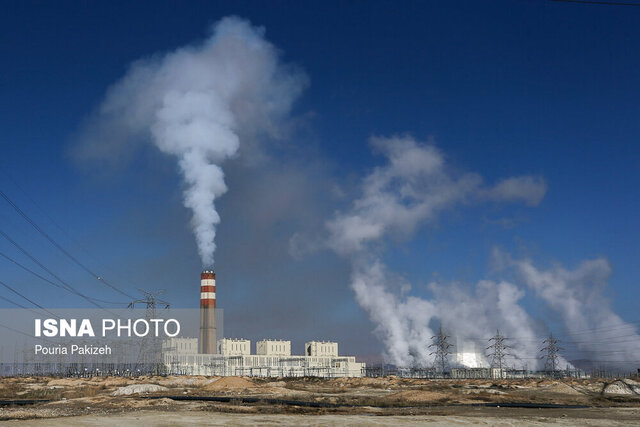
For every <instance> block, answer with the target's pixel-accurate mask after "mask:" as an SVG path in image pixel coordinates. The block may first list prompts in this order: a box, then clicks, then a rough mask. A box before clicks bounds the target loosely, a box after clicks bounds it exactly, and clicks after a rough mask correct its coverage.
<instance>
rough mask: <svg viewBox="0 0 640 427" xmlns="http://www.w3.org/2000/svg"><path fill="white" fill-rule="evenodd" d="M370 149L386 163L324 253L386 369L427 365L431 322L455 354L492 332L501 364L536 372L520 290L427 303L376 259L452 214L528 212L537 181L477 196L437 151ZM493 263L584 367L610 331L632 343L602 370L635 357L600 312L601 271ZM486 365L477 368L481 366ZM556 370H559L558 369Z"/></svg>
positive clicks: (397, 140) (409, 142)
mask: <svg viewBox="0 0 640 427" xmlns="http://www.w3.org/2000/svg"><path fill="white" fill-rule="evenodd" d="M371 143H372V145H373V147H374V148H375V149H376V150H377V151H379V152H380V153H382V154H383V155H384V156H385V157H386V160H387V162H386V164H384V165H383V166H379V167H377V168H375V169H374V170H373V171H372V172H371V173H370V174H369V175H367V176H366V177H365V178H364V179H363V181H362V195H361V196H360V197H359V198H358V199H356V200H355V201H354V203H353V205H352V206H351V207H350V209H348V210H347V211H346V212H342V213H338V214H336V215H335V217H334V218H333V219H332V220H330V221H329V222H328V223H327V229H328V231H329V240H328V245H329V246H330V247H331V248H332V249H333V250H334V251H335V252H337V253H338V254H341V255H342V256H344V257H346V258H347V259H349V260H350V261H351V264H352V277H351V287H352V289H353V290H354V293H355V296H356V299H357V301H358V303H359V304H360V306H362V307H363V308H364V309H365V310H366V312H367V313H368V314H369V317H370V318H371V320H372V321H373V322H374V323H375V324H376V325H377V326H376V330H375V332H376V333H377V334H378V335H379V336H380V338H381V339H382V341H383V342H384V344H385V347H386V356H387V358H388V360H389V361H390V362H392V363H395V364H397V365H401V366H411V365H414V366H424V365H430V364H431V361H432V357H430V356H429V353H430V351H432V350H430V349H429V348H428V345H429V343H430V342H431V336H432V335H434V332H433V330H432V329H431V326H432V325H433V321H434V320H439V321H440V322H441V323H442V324H443V325H445V327H446V328H447V330H448V331H449V332H451V333H453V335H455V336H456V337H457V338H458V341H459V343H460V344H463V345H464V344H465V343H466V344H468V343H477V344H478V346H482V348H484V347H485V346H486V342H487V339H488V338H489V337H491V336H492V335H493V334H494V333H495V331H496V329H498V328H501V332H502V333H503V334H504V335H506V336H511V337H517V341H515V342H514V343H513V344H514V348H513V349H512V350H511V351H510V353H511V354H512V358H511V362H510V363H511V364H516V363H517V364H518V365H520V366H525V365H526V366H528V367H529V368H541V367H542V366H541V362H540V361H538V360H536V357H537V356H538V355H539V347H540V343H541V339H542V337H544V336H545V335H546V334H547V331H546V328H545V326H544V325H540V324H539V323H537V322H535V321H534V320H533V319H532V318H531V316H530V315H529V314H528V313H527V312H526V310H525V309H524V308H523V307H522V306H521V305H520V300H521V299H522V298H523V297H524V296H525V290H524V288H523V287H521V286H519V285H518V284H514V283H511V282H509V281H504V280H502V281H498V282H495V281H490V280H482V281H480V282H478V283H477V284H475V285H473V286H464V285H463V284H459V283H450V284H438V283H432V284H430V285H429V288H430V291H431V293H432V295H433V296H432V297H431V298H430V299H423V298H418V297H414V296H410V295H409V296H407V292H408V291H409V290H410V288H411V286H410V284H409V283H407V282H406V281H405V280H404V279H402V278H400V277H398V276H397V275H394V274H393V273H392V272H390V271H388V268H387V267H386V266H385V265H384V263H383V261H382V255H381V254H382V251H383V249H384V243H385V241H386V240H387V239H388V238H389V237H390V236H392V235H393V236H398V235H404V236H406V237H407V238H409V237H411V235H412V233H413V232H414V231H415V230H416V228H417V227H419V226H421V225H423V224H429V223H432V222H433V221H435V220H436V219H437V217H438V215H439V214H441V213H442V212H444V211H445V210H447V209H452V208H454V207H455V206H457V205H463V204H470V203H479V202H486V201H502V202H511V201H521V202H524V203H525V204H527V205H530V206H535V205H537V204H538V203H539V202H540V201H541V199H542V198H543V197H544V194H545V192H546V183H545V182H544V180H543V179H542V178H540V177H534V176H518V177H510V178H506V179H503V180H501V181H499V182H498V183H497V184H496V185H495V186H485V185H484V184H483V183H482V178H481V177H480V176H479V175H477V174H473V173H466V174H455V173H454V172H453V171H452V170H451V168H450V167H448V166H447V164H446V161H445V158H444V156H443V154H442V153H441V152H440V151H439V150H438V149H437V148H435V147H433V146H431V145H427V144H421V143H419V142H418V141H416V140H415V139H413V138H411V137H408V136H404V137H391V138H384V137H375V138H372V141H371ZM496 258H499V259H500V260H501V264H502V266H503V270H515V271H516V272H518V273H519V274H518V276H519V278H520V280H519V283H523V284H524V285H526V287H527V288H529V289H531V290H533V291H534V293H535V294H536V295H537V296H539V297H540V298H542V299H543V301H545V302H546V303H547V304H548V305H549V306H550V307H551V308H552V309H554V310H556V311H557V312H558V313H560V314H561V316H562V318H563V320H564V325H565V328H566V329H567V331H569V334H570V336H571V337H572V338H574V340H575V341H576V342H581V341H582V342H583V343H582V344H577V345H578V346H579V347H578V349H579V350H584V351H586V353H587V354H590V353H589V352H590V351H591V356H593V357H594V359H595V358H596V356H598V355H599V356H600V357H597V359H600V360H601V359H602V354H601V353H598V352H599V351H602V349H601V348H599V347H598V348H596V347H597V346H598V345H602V344H601V343H602V342H603V340H605V341H604V342H615V341H611V336H612V335H611V333H612V332H611V331H612V329H613V330H614V334H615V330H616V328H619V330H621V331H626V332H627V333H629V332H632V335H631V336H630V337H631V339H630V340H629V341H630V342H628V343H627V344H626V345H624V346H623V347H622V350H620V351H617V352H616V356H615V357H613V358H612V360H620V361H624V360H632V359H633V358H635V357H632V355H633V354H638V349H639V348H638V346H640V339H639V337H638V335H637V334H635V332H634V329H630V328H633V325H630V324H627V323H625V322H623V321H622V320H621V319H620V318H619V317H618V316H617V315H615V314H614V313H613V312H612V311H611V310H610V308H609V306H608V305H607V304H606V303H603V295H602V290H603V286H604V284H605V281H606V278H607V276H608V275H609V272H610V269H609V265H608V263H607V262H606V261H604V260H596V261H588V262H585V263H583V264H582V265H580V266H579V267H578V268H577V269H576V270H575V271H567V270H564V269H562V268H557V269H555V270H551V271H541V270H538V269H536V268H535V267H534V266H533V264H532V263H531V261H528V260H520V261H515V260H512V259H511V258H510V257H509V256H508V255H500V253H499V252H496ZM590 328H599V330H600V332H599V333H598V332H596V333H595V337H592V338H594V339H592V344H589V343H588V342H586V341H588V340H584V339H579V337H580V334H581V333H584V329H590ZM580 330H582V331H580ZM607 340H608V341H607ZM594 342H595V343H594ZM597 342H600V344H597ZM574 354H575V353H574ZM487 362H488V361H487V360H481V361H479V363H480V364H484V365H485V366H486V364H487ZM559 362H560V365H561V366H564V365H566V364H567V361H566V360H565V359H560V361H559Z"/></svg>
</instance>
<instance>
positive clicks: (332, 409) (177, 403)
mask: <svg viewBox="0 0 640 427" xmlns="http://www.w3.org/2000/svg"><path fill="white" fill-rule="evenodd" d="M203 398H207V399H211V398H214V399H216V400H214V401H211V400H209V401H207V400H203ZM185 399H189V400H185ZM0 400H5V401H6V400H12V401H15V400H17V401H26V400H38V402H35V403H34V402H31V403H30V404H28V405H20V406H17V405H9V404H7V402H5V404H4V405H0V421H7V422H10V423H22V422H24V423H26V424H29V425H33V424H35V425H37V424H41V425H45V424H46V425H65V426H66V425H68V424H69V423H73V424H78V423H80V424H81V425H121V424H138V423H139V424H144V425H171V424H187V423H195V424H209V425H217V424H226V423H232V424H239V425H255V424H263V425H269V424H275V423H279V424H282V423H288V424H287V425H298V424H301V423H303V424H311V425H336V424H337V425H347V424H348V425H371V424H373V423H375V424H384V425H387V424H389V425H393V424H409V425H411V424H416V425H417V424H423V423H426V422H433V423H436V424H435V425H438V423H445V424H447V425H451V424H453V425H468V424H479V425H522V424H526V425H538V424H540V425H542V423H547V422H553V423H556V424H559V425H576V424H581V425H603V424H607V425H640V382H638V381H634V380H628V379H625V380H610V381H603V380H573V379H566V380H562V381H559V380H540V379H535V380H534V379H528V380H419V379H403V378H395V377H386V378H352V379H319V378H284V379H273V378H241V377H224V378H220V377H188V376H170V377H150V376H147V377H139V378H135V379H134V378H113V377H107V378H44V377H19V378H0ZM486 404H494V405H500V406H501V407H499V408H492V407H485V406H478V405H486ZM509 404H533V405H549V404H555V405H558V404H561V405H583V406H586V407H587V408H583V409H531V408H512V407H506V406H508V405H509ZM398 416H401V417H400V418H397V417H398ZM300 417H303V418H300ZM536 423H537V424H536ZM616 423H617V424H616Z"/></svg>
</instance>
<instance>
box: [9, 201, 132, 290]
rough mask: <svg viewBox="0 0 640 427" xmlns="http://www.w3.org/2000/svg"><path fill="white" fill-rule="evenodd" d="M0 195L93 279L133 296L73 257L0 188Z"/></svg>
mask: <svg viewBox="0 0 640 427" xmlns="http://www.w3.org/2000/svg"><path fill="white" fill-rule="evenodd" d="M0 196H1V197H2V198H3V199H4V200H5V201H6V202H7V203H9V205H11V207H12V208H13V209H14V210H15V211H16V212H18V214H19V215H20V216H21V217H22V218H23V219H24V220H25V221H27V222H28V223H29V224H31V226H32V227H33V228H35V229H36V231H37V232H38V233H40V234H41V235H42V236H44V237H45V238H46V239H47V240H48V241H49V242H50V243H51V244H52V245H53V246H55V247H56V248H57V249H58V250H59V251H60V252H62V253H63V254H65V255H66V256H67V257H68V258H69V259H70V260H71V261H73V262H74V263H75V264H76V265H78V266H79V267H80V268H82V269H83V270H84V271H86V272H87V273H89V274H90V275H91V276H92V277H93V278H94V279H96V280H98V281H99V282H102V283H103V284H105V285H106V286H108V287H110V288H111V289H113V290H114V291H116V292H118V293H120V294H122V295H124V296H126V297H128V298H135V297H134V296H132V295H129V294H127V293H126V292H124V291H122V290H120V289H119V288H117V287H116V286H114V285H112V284H111V283H109V282H107V281H106V280H104V279H103V278H102V277H101V276H100V275H98V274H97V273H95V272H94V271H92V270H91V269H90V268H89V267H87V266H86V265H85V264H83V263H82V262H80V260H78V259H77V258H76V257H74V256H73V255H72V254H70V253H69V251H67V250H66V249H65V248H63V247H62V246H61V245H60V244H59V243H58V242H57V241H56V240H55V239H53V237H51V236H50V235H49V234H48V233H47V232H45V231H44V230H43V229H42V228H40V226H38V224H36V223H35V221H33V220H32V219H31V218H30V217H29V215H27V214H26V213H25V212H24V211H23V210H22V209H20V207H19V206H18V205H17V204H16V203H14V202H13V200H11V199H10V198H9V196H7V194H6V193H5V192H4V191H2V190H0Z"/></svg>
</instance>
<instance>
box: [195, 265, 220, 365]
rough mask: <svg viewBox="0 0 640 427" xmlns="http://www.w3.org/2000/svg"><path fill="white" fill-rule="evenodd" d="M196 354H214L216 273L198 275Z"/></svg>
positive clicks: (209, 271) (206, 272)
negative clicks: (198, 337) (198, 326)
mask: <svg viewBox="0 0 640 427" xmlns="http://www.w3.org/2000/svg"><path fill="white" fill-rule="evenodd" d="M198 352H199V353H204V354H214V353H215V352H216V273H214V272H213V270H205V271H203V272H202V274H201V275H200V341H199V342H198Z"/></svg>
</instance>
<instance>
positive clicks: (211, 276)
mask: <svg viewBox="0 0 640 427" xmlns="http://www.w3.org/2000/svg"><path fill="white" fill-rule="evenodd" d="M215 278H216V273H215V272H214V271H213V270H204V271H203V272H202V274H201V275H200V280H205V279H215Z"/></svg>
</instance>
